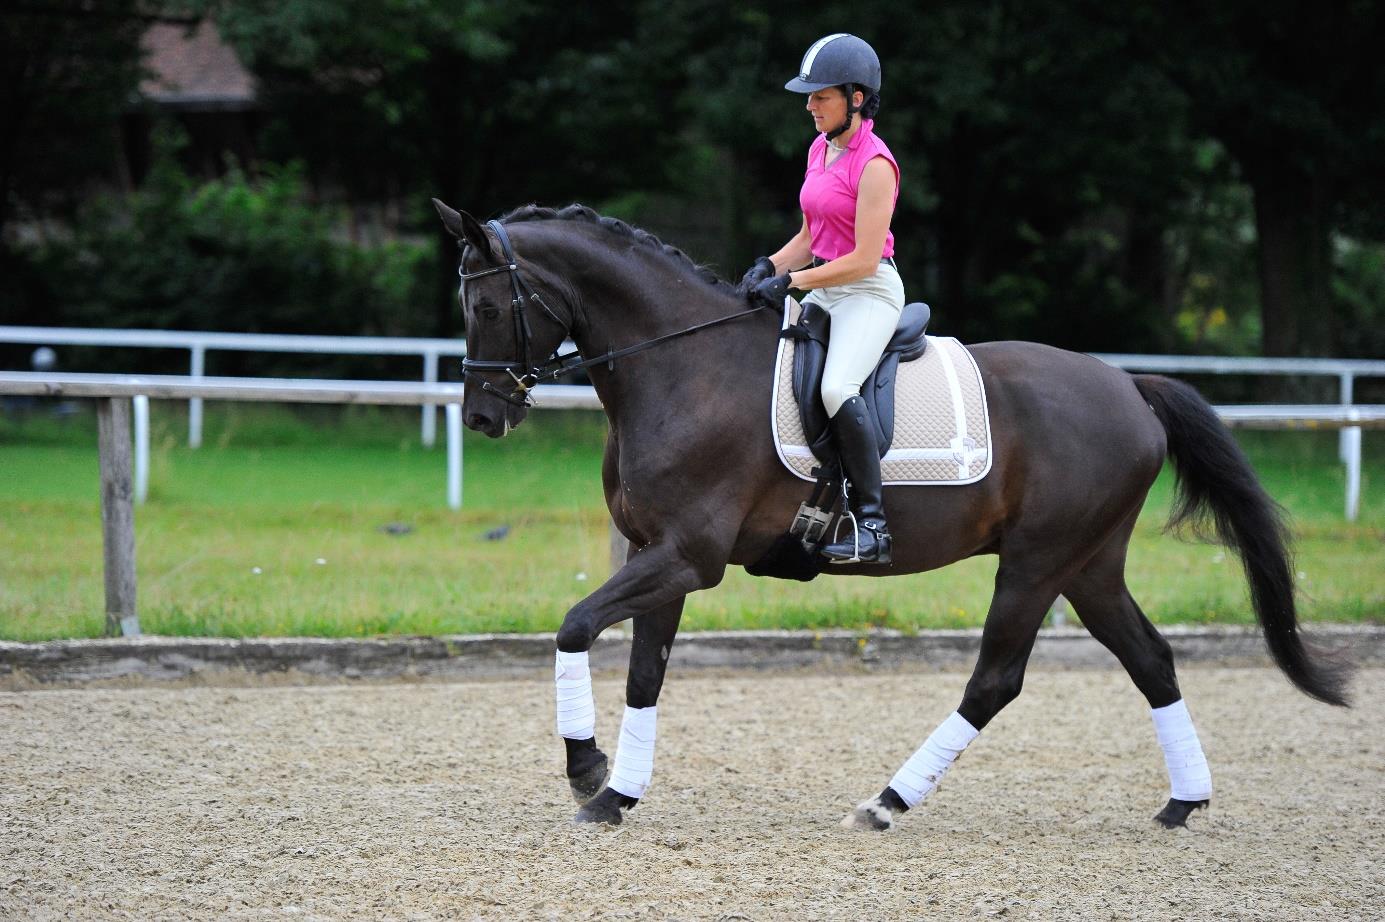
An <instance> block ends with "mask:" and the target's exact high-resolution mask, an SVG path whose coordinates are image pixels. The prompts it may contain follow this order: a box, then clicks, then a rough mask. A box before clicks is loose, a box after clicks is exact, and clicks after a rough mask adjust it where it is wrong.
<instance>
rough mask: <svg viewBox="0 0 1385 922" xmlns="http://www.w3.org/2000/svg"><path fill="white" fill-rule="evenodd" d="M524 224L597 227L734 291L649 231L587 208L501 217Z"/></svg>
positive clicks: (522, 210) (538, 209)
mask: <svg viewBox="0 0 1385 922" xmlns="http://www.w3.org/2000/svg"><path fill="white" fill-rule="evenodd" d="M525 221H581V222H583V223H586V224H595V225H597V226H599V227H603V228H605V229H606V230H608V231H610V232H611V233H613V234H616V235H618V236H620V237H623V238H625V239H627V240H633V241H635V243H637V244H639V245H640V246H641V247H644V248H645V249H649V250H653V251H655V252H658V253H661V254H663V256H664V257H665V258H666V259H668V260H670V261H671V262H673V263H674V264H675V265H677V266H678V267H679V268H681V269H684V270H686V271H688V272H691V273H692V274H693V275H695V276H697V277H698V278H699V279H701V280H702V281H704V282H706V283H707V284H709V285H712V286H714V287H716V288H720V289H722V290H725V291H734V290H735V289H734V288H732V286H731V285H730V283H728V282H726V281H724V280H723V279H722V278H721V277H720V276H719V275H717V274H716V273H715V272H713V271H712V270H711V269H709V268H707V267H706V266H703V265H700V264H699V263H697V262H694V261H693V258H692V257H691V256H689V255H688V254H687V253H684V252H683V251H682V250H680V249H678V247H676V246H672V245H670V244H667V243H664V242H663V241H662V240H660V239H659V238H658V237H656V236H654V235H653V234H651V233H650V232H649V231H647V230H642V229H640V228H638V227H633V226H631V225H629V224H626V223H625V222H624V221H622V220H620V219H619V218H608V217H606V216H605V215H599V214H597V213H596V212H595V211H593V210H592V209H590V208H588V207H587V206H586V205H576V204H574V205H568V206H567V207H566V208H562V209H558V208H545V207H543V206H541V205H521V206H520V207H519V208H516V209H514V210H513V211H511V212H509V213H508V214H505V215H502V216H501V218H500V223H501V224H519V223H522V222H525Z"/></svg>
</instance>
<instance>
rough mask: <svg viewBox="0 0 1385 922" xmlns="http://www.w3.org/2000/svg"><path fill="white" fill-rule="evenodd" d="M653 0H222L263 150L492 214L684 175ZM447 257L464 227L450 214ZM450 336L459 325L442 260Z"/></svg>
mask: <svg viewBox="0 0 1385 922" xmlns="http://www.w3.org/2000/svg"><path fill="white" fill-rule="evenodd" d="M651 5H652V4H648V3H640V2H631V0H626V2H620V3H611V4H606V5H604V6H603V7H602V10H601V13H602V15H601V16H593V15H591V13H590V11H589V10H588V9H587V8H585V7H583V6H581V5H579V4H557V3H541V2H537V0H421V2H415V0H388V2H383V3H381V2H374V0H344V2H338V0H290V2H280V0H246V2H234V3H231V2H227V3H210V4H208V5H207V6H206V9H207V11H208V12H210V13H212V14H214V15H215V16H216V18H217V22H218V23H219V25H220V28H221V30H222V33H223V35H224V36H225V37H226V38H227V40H228V41H230V42H231V43H232V44H233V45H234V46H235V47H236V48H237V49H238V50H239V51H240V52H241V54H242V55H243V57H244V59H245V60H246V61H247V64H248V66H250V67H251V69H252V70H253V71H255V72H256V73H257V74H258V75H259V76H261V77H262V78H263V79H262V82H261V85H262V93H263V96H264V98H265V100H266V102H267V103H268V105H269V108H270V109H271V111H272V112H273V113H274V116H273V123H272V124H271V126H270V127H269V129H268V130H267V137H266V140H265V144H264V146H263V150H264V151H265V153H266V154H267V155H268V156H270V157H274V156H276V155H277V156H279V157H281V158H285V159H287V158H290V157H303V158H305V159H306V160H307V162H308V164H309V166H310V168H311V169H312V171H313V173H314V175H315V176H317V177H318V178H319V179H320V180H325V181H326V182H329V183H335V184H337V185H339V186H340V187H342V188H344V189H346V190H347V191H348V193H349V194H351V195H353V196H355V197H358V198H365V199H368V200H381V199H384V198H403V199H405V200H406V201H409V202H411V203H413V204H414V206H415V207H414V208H413V209H412V214H413V215H415V216H416V219H417V220H418V221H419V222H420V223H423V224H425V225H426V226H427V227H428V228H430V229H433V228H434V225H435V224H436V220H435V218H433V217H432V215H431V209H428V208H427V207H426V206H427V201H428V199H429V197H431V196H437V197H439V198H442V199H443V200H445V201H448V202H450V203H453V204H456V205H459V206H461V207H465V208H467V209H468V210H471V211H472V212H473V213H475V214H478V215H484V214H493V213H495V212H497V211H499V210H501V209H505V208H509V207H513V206H514V205H517V204H520V203H523V202H526V201H535V200H549V201H552V200H554V199H564V198H569V197H571V196H572V195H573V190H575V189H580V190H583V194H584V195H585V196H589V197H592V196H601V195H605V194H612V193H614V192H617V191H626V190H628V189H630V188H631V187H640V188H659V187H669V186H670V185H672V180H671V179H670V172H671V171H670V170H669V168H668V165H669V162H670V158H671V157H672V154H673V151H674V150H675V149H676V146H677V143H678V138H677V135H676V134H672V133H670V132H669V131H668V130H667V129H668V126H670V125H673V124H676V123H677V112H676V107H675V104H674V101H675V100H676V98H677V94H676V92H674V91H673V89H672V88H671V83H673V82H675V81H676V80H677V79H678V77H677V74H678V71H677V69H676V68H671V67H666V66H663V65H664V64H665V63H666V62H664V61H661V60H659V59H658V57H657V56H656V55H651V53H650V47H651V46H652V45H654V44H656V42H657V40H658V37H657V36H652V35H650V34H649V33H648V32H647V26H648V24H649V22H650V17H649V16H647V15H644V14H643V10H644V9H645V7H648V6H651ZM434 233H436V235H437V240H438V247H439V254H440V260H439V261H440V262H441V263H442V264H444V265H448V264H451V262H452V261H453V259H454V256H455V241H454V240H453V239H452V238H451V237H449V236H448V235H446V234H445V233H443V232H442V230H441V228H436V229H435V230H434ZM439 284H440V285H441V286H443V289H445V290H443V289H440V291H439V296H438V297H437V298H436V305H437V306H436V310H437V313H436V317H435V322H434V324H433V327H434V330H435V334H436V335H439V336H448V335H454V334H455V333H456V331H457V318H456V310H455V305H454V303H453V298H452V295H453V294H454V293H455V280H454V281H451V282H449V281H447V279H446V274H445V273H439Z"/></svg>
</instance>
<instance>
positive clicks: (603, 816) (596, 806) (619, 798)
mask: <svg viewBox="0 0 1385 922" xmlns="http://www.w3.org/2000/svg"><path fill="white" fill-rule="evenodd" d="M684 598H685V597H683V596H679V598H678V599H676V600H675V601H673V602H669V603H667V604H665V605H662V606H660V607H659V608H656V609H655V610H653V611H650V612H646V613H645V614H643V615H638V616H636V617H635V618H634V620H633V621H631V627H632V628H633V634H634V637H633V639H632V641H631V645H630V673H629V676H628V677H627V678H626V681H625V717H624V719H623V720H622V721H621V725H620V742H619V743H618V744H617V748H616V762H615V766H614V767H613V768H612V769H611V777H610V780H609V781H608V782H607V786H606V788H605V789H603V790H601V791H600V793H597V790H596V789H597V788H600V787H601V782H602V778H604V775H605V770H606V761H605V757H604V756H603V757H602V759H601V765H600V769H601V776H600V777H597V776H595V775H592V776H589V777H591V778H592V780H594V781H595V787H594V788H593V789H592V791H591V793H592V794H594V795H595V796H593V797H592V798H591V799H590V800H588V801H587V802H586V803H585V804H583V805H582V809H581V810H578V811H577V816H576V817H575V819H574V822H578V823H609V824H611V825H613V826H616V825H619V824H620V821H621V816H620V811H621V810H633V809H634V808H635V805H636V804H638V803H639V801H640V798H641V797H642V796H644V792H645V788H647V787H648V786H649V779H650V776H651V775H652V774H653V771H654V730H655V719H656V717H657V715H658V707H657V705H658V701H659V691H660V690H661V689H662V688H663V685H664V672H665V670H666V669H667V668H668V656H669V651H670V650H671V649H672V648H673V639H674V636H675V635H676V634H677V633H678V622H679V620H680V619H681V618H682V616H683V601H684ZM568 755H569V758H568V777H569V780H571V778H572V769H573V763H572V758H571V755H572V751H571V749H570V748H569V752H568ZM576 789H577V788H576V784H575V783H574V785H573V790H574V791H576Z"/></svg>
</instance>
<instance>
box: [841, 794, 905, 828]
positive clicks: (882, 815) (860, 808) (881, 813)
mask: <svg viewBox="0 0 1385 922" xmlns="http://www.w3.org/2000/svg"><path fill="white" fill-rule="evenodd" d="M842 826H843V827H844V828H846V829H865V830H867V831H869V832H888V831H889V830H891V829H893V828H894V813H893V812H892V811H891V810H890V808H889V807H887V806H885V805H884V804H882V803H881V802H880V798H879V797H872V798H871V799H870V800H867V801H864V802H863V803H861V804H859V805H857V807H856V809H855V810H852V811H851V812H850V813H848V814H847V815H846V816H844V817H842Z"/></svg>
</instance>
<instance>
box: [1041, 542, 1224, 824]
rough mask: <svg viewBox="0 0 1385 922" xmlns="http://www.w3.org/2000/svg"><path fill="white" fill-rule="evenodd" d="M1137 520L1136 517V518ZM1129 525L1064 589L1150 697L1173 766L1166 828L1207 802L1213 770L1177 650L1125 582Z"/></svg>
mask: <svg viewBox="0 0 1385 922" xmlns="http://www.w3.org/2000/svg"><path fill="white" fill-rule="evenodd" d="M1132 525H1133V521H1132ZM1129 538H1130V530H1129V529H1128V528H1127V529H1125V530H1123V532H1122V533H1121V534H1120V535H1118V536H1116V537H1115V538H1113V539H1112V541H1111V542H1110V543H1109V544H1108V545H1107V546H1106V547H1105V548H1103V549H1102V550H1101V551H1099V552H1098V553H1097V555H1096V556H1095V557H1094V558H1092V560H1091V561H1090V562H1089V563H1088V564H1087V566H1086V567H1085V568H1083V570H1082V572H1081V573H1079V574H1078V576H1077V577H1076V578H1075V579H1074V580H1073V581H1072V582H1071V583H1070V584H1069V585H1068V587H1067V588H1066V589H1065V590H1064V594H1065V595H1066V596H1067V598H1068V600H1069V601H1070V602H1072V606H1073V609H1074V611H1076V612H1077V616H1078V617H1079V618H1081V619H1082V623H1083V624H1084V625H1086V627H1087V630H1088V632H1090V633H1091V635H1092V636H1093V637H1095V638H1096V639H1097V640H1099V641H1100V642H1101V643H1102V644H1103V645H1104V646H1105V647H1106V648H1107V649H1108V650H1110V651H1111V652H1112V653H1114V654H1115V655H1116V658H1117V659H1118V660H1120V663H1121V665H1122V666H1124V667H1125V671H1126V672H1128V673H1129V674H1130V678H1131V679H1132V680H1134V682H1135V687H1136V688H1138V689H1139V690H1140V693H1141V694H1142V695H1144V696H1145V700H1146V701H1148V702H1149V706H1150V708H1151V715H1152V716H1153V718H1154V730H1155V735H1156V736H1157V737H1158V740H1159V745H1160V747H1161V748H1162V749H1163V751H1164V763H1165V765H1166V767H1167V768H1168V772H1169V787H1170V794H1169V802H1168V804H1166V805H1165V806H1164V809H1163V810H1161V811H1159V815H1158V816H1156V817H1155V820H1157V821H1158V822H1159V823H1160V824H1161V825H1163V826H1164V827H1165V828H1168V829H1172V828H1173V827H1175V826H1186V825H1187V821H1188V814H1190V813H1192V812H1193V811H1194V810H1197V809H1200V808H1203V807H1206V806H1207V804H1208V801H1209V800H1210V798H1211V796H1212V775H1211V772H1210V771H1209V770H1208V767H1207V757H1206V756H1205V755H1203V752H1202V744H1201V743H1200V742H1199V741H1198V738H1197V730H1195V729H1194V728H1193V722H1192V719H1191V718H1190V717H1189V716H1188V707H1187V705H1186V704H1185V703H1184V701H1183V695H1182V693H1181V692H1180V691H1179V690H1178V679H1177V677H1176V676H1175V675H1174V668H1173V650H1172V649H1170V647H1169V644H1168V641H1166V640H1165V639H1164V638H1163V637H1162V636H1161V635H1160V634H1159V631H1158V630H1156V629H1155V627H1154V625H1153V624H1151V623H1150V622H1149V619H1148V618H1146V617H1145V615H1144V612H1142V611H1140V606H1139V605H1137V604H1136V603H1135V600H1134V598H1132V597H1131V595H1130V590H1129V589H1127V588H1126V585H1125V549H1126V542H1127V541H1128V540H1129Z"/></svg>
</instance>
